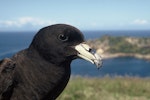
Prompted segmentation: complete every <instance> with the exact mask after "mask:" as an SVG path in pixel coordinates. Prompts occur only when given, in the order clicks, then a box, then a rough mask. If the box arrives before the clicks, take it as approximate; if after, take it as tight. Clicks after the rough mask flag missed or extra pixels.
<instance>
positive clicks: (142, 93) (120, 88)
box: [57, 77, 150, 100]
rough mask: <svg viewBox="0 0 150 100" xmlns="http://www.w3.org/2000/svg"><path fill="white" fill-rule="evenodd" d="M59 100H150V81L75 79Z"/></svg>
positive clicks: (127, 78) (122, 78)
mask: <svg viewBox="0 0 150 100" xmlns="http://www.w3.org/2000/svg"><path fill="white" fill-rule="evenodd" d="M57 100H150V79H142V78H130V77H115V78H110V77H104V78H83V77H74V78H71V80H70V82H69V84H68V85H67V87H66V89H65V91H64V92H63V93H62V94H61V96H60V97H59V98H58V99H57Z"/></svg>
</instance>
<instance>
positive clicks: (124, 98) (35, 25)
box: [0, 0, 150, 100]
mask: <svg viewBox="0 0 150 100" xmlns="http://www.w3.org/2000/svg"><path fill="white" fill-rule="evenodd" d="M149 5H150V1H149V0H144V1H142V0H63V1H60V0H44V1H35V0H32V1H31V0H26V1H20V0H13V1H9V0H1V1H0V59H3V58H5V57H11V56H12V55H13V54H14V53H16V52H18V51H20V50H22V49H25V48H27V47H28V46H29V44H30V43H31V41H32V38H33V36H34V35H35V34H36V33H37V32H38V30H39V29H40V28H42V27H44V26H48V25H52V24H58V23H64V24H70V25H73V26H75V27H77V28H78V29H80V30H81V31H82V32H83V34H84V36H85V39H86V40H87V42H88V44H89V45H91V46H92V47H93V48H95V49H96V52H98V53H99V54H100V55H101V56H102V58H103V67H102V68H101V69H100V70H97V69H96V67H95V66H94V65H92V64H91V63H89V62H86V61H83V60H75V61H73V62H72V64H71V65H72V77H71V80H70V83H69V85H68V87H67V88H66V90H65V92H64V93H63V94H62V95H61V96H60V97H59V98H58V99H60V100H62V99H64V100H67V99H68V100H91V97H93V98H92V99H93V100H149V99H150V96H149V94H148V93H149V92H150V85H149V82H150V79H149V77H150V13H149V9H150V6H149ZM87 83H88V84H87ZM72 85H73V86H74V88H72ZM139 86H140V87H139ZM87 87H88V88H87Z"/></svg>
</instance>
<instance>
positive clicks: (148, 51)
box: [87, 35, 150, 60]
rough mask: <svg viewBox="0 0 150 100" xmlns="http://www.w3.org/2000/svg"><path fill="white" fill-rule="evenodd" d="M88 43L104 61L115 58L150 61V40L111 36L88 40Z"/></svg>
mask: <svg viewBox="0 0 150 100" xmlns="http://www.w3.org/2000/svg"><path fill="white" fill-rule="evenodd" d="M87 43H88V44H89V45H90V46H91V47H93V48H95V49H96V50H97V51H96V52H97V53H99V54H101V55H102V58H103V59H107V58H115V57H136V58H139V59H147V60H150V38H147V37H126V36H117V37H115V36H109V35H105V36H102V37H101V38H97V39H93V40H88V41H87Z"/></svg>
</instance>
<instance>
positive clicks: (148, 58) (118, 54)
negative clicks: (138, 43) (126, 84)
mask: <svg viewBox="0 0 150 100" xmlns="http://www.w3.org/2000/svg"><path fill="white" fill-rule="evenodd" d="M98 54H100V55H101V56H102V59H111V58H118V57H135V58H138V59H144V60H148V61H150V54H149V55H141V54H125V53H115V54H110V53H103V54H101V53H98Z"/></svg>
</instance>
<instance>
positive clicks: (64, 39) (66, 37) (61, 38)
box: [58, 34, 68, 41]
mask: <svg viewBox="0 0 150 100" xmlns="http://www.w3.org/2000/svg"><path fill="white" fill-rule="evenodd" d="M58 39H59V40H61V41H67V40H68V36H65V35H64V34H60V35H59V36H58Z"/></svg>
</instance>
